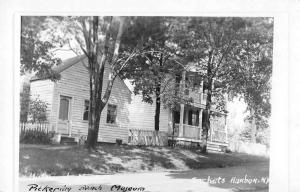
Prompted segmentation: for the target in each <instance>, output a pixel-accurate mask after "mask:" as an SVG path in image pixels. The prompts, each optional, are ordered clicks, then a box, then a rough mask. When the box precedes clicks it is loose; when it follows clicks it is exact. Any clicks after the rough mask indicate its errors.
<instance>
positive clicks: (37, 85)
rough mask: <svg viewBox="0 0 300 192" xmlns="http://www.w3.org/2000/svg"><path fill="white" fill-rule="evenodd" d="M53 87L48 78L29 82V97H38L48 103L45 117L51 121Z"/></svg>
mask: <svg viewBox="0 0 300 192" xmlns="http://www.w3.org/2000/svg"><path fill="white" fill-rule="evenodd" d="M53 87H54V83H53V82H51V81H50V80H38V81H32V82H30V97H31V99H35V98H39V99H40V100H43V101H45V102H47V103H48V107H47V119H48V121H49V122H52V116H51V110H52V102H53V94H52V93H53Z"/></svg>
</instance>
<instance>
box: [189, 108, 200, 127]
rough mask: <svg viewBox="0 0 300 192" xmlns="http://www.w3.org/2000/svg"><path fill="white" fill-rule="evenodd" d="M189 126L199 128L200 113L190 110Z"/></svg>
mask: <svg viewBox="0 0 300 192" xmlns="http://www.w3.org/2000/svg"><path fill="white" fill-rule="evenodd" d="M188 125H193V126H199V111H193V110H189V112H188Z"/></svg>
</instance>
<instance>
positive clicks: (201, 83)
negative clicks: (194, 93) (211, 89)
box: [199, 81, 203, 104]
mask: <svg viewBox="0 0 300 192" xmlns="http://www.w3.org/2000/svg"><path fill="white" fill-rule="evenodd" d="M199 95H200V104H203V81H201V82H200V89H199Z"/></svg>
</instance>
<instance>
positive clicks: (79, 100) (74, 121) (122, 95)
mask: <svg viewBox="0 0 300 192" xmlns="http://www.w3.org/2000/svg"><path fill="white" fill-rule="evenodd" d="M108 76H109V68H105V71H104V83H103V94H104V92H105V89H106V86H107V80H108ZM130 94H131V92H130V91H129V90H128V88H127V87H126V85H125V84H124V82H123V81H122V80H121V79H120V78H118V77H117V78H116V80H115V82H114V85H113V89H112V92H111V96H110V99H109V101H108V103H110V104H115V105H117V123H116V125H110V124H107V123H106V115H107V106H106V107H105V108H104V109H103V111H102V114H101V118H100V127H99V137H98V141H103V142H115V140H116V139H122V140H123V142H127V140H128V124H129V119H128V113H129V112H128V103H129V102H130ZM60 95H64V96H69V97H71V98H72V101H71V106H72V107H71V110H72V111H71V117H70V123H71V125H72V129H71V131H72V134H78V133H80V134H85V135H87V132H88V122H87V121H84V120H83V113H84V100H89V74H88V71H87V70H86V69H85V67H84V66H83V65H82V63H81V62H78V63H77V64H75V65H73V66H71V67H69V68H68V69H66V70H64V71H63V72H61V79H60V81H58V82H57V83H55V85H54V98H53V100H54V102H53V108H52V109H53V117H54V119H55V120H54V122H55V123H57V120H58V111H59V102H60V101H59V100H60Z"/></svg>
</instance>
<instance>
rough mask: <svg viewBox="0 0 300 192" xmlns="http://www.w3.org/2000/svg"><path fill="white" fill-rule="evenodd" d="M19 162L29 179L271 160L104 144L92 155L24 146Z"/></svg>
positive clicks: (70, 148) (65, 148)
mask: <svg viewBox="0 0 300 192" xmlns="http://www.w3.org/2000/svg"><path fill="white" fill-rule="evenodd" d="M19 160H20V164H19V173H20V176H25V177H37V176H46V175H49V176H62V175H80V174H112V173H116V172H140V171H161V170H170V169H172V170H188V169H202V168H218V167H220V168H221V167H228V166H237V165H245V164H251V163H260V162H268V161H269V159H268V158H266V157H260V156H253V155H248V154H240V153H231V154H217V153H209V154H205V155H203V154H201V153H200V152H199V151H197V150H188V149H182V148H170V147H137V146H127V145H121V146H117V145H112V144H101V145H99V147H98V151H97V152H91V153H89V152H88V151H87V150H86V149H85V148H83V147H78V146H53V145H29V144H21V145H20V156H19Z"/></svg>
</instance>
